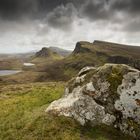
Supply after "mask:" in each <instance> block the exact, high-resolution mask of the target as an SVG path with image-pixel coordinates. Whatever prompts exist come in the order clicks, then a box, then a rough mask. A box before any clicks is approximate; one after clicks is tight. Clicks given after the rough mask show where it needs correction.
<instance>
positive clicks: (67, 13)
mask: <svg viewBox="0 0 140 140" xmlns="http://www.w3.org/2000/svg"><path fill="white" fill-rule="evenodd" d="M76 12H77V11H76V9H75V7H74V5H73V4H72V3H68V4H66V5H65V6H64V5H60V6H58V7H57V8H55V9H54V10H53V11H52V12H50V13H49V14H48V16H47V21H48V23H49V25H50V26H52V27H54V28H60V29H68V28H71V25H72V23H73V21H74V17H75V15H76Z"/></svg>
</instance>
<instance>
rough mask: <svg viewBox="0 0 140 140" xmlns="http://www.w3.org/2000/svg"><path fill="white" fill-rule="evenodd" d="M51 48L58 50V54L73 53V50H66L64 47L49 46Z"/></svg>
mask: <svg viewBox="0 0 140 140" xmlns="http://www.w3.org/2000/svg"><path fill="white" fill-rule="evenodd" d="M49 49H51V50H52V51H54V52H57V53H58V54H60V55H62V56H64V57H66V56H68V55H70V54H71V52H72V51H70V50H65V49H62V48H58V47H49Z"/></svg>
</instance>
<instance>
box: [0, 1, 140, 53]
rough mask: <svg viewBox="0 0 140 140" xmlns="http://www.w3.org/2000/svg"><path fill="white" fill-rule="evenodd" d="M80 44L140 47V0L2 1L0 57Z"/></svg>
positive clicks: (0, 2)
mask: <svg viewBox="0 0 140 140" xmlns="http://www.w3.org/2000/svg"><path fill="white" fill-rule="evenodd" d="M80 40H84V41H90V42H93V41H94V40H105V41H113V42H118V43H126V44H134V45H140V0H0V53H13V52H27V51H31V50H37V49H39V48H42V47H44V46H47V47H49V46H58V47H62V48H64V49H70V50H72V49H74V47H75V44H76V42H77V41H80Z"/></svg>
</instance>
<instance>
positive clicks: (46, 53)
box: [35, 47, 57, 57]
mask: <svg viewBox="0 0 140 140" xmlns="http://www.w3.org/2000/svg"><path fill="white" fill-rule="evenodd" d="M56 54H57V53H56V52H53V51H51V50H50V49H49V48H45V47H44V48H42V50H40V51H39V52H37V53H36V54H35V56H36V57H51V56H52V55H56Z"/></svg>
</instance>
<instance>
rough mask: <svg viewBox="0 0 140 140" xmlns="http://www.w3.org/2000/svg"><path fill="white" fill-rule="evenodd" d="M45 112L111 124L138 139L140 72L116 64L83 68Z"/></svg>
mask: <svg viewBox="0 0 140 140" xmlns="http://www.w3.org/2000/svg"><path fill="white" fill-rule="evenodd" d="M46 111H47V112H52V113H55V114H58V115H64V116H68V117H72V118H74V119H76V120H77V121H79V122H80V123H81V124H82V125H86V123H90V124H91V125H93V126H95V125H99V124H106V125H113V126H114V127H115V128H118V129H120V130H121V131H122V132H123V133H126V134H129V135H132V136H133V137H135V138H137V139H139V138H140V71H138V70H136V69H133V68H131V67H129V66H127V65H119V64H106V65H104V66H101V67H98V68H94V67H86V68H84V69H82V70H81V71H80V72H79V74H78V75H77V77H75V78H73V79H72V80H71V81H70V82H69V84H68V86H67V88H66V90H65V94H64V96H63V97H62V98H61V99H59V100H57V101H54V102H52V103H51V105H50V106H49V107H48V108H47V110H46Z"/></svg>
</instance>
